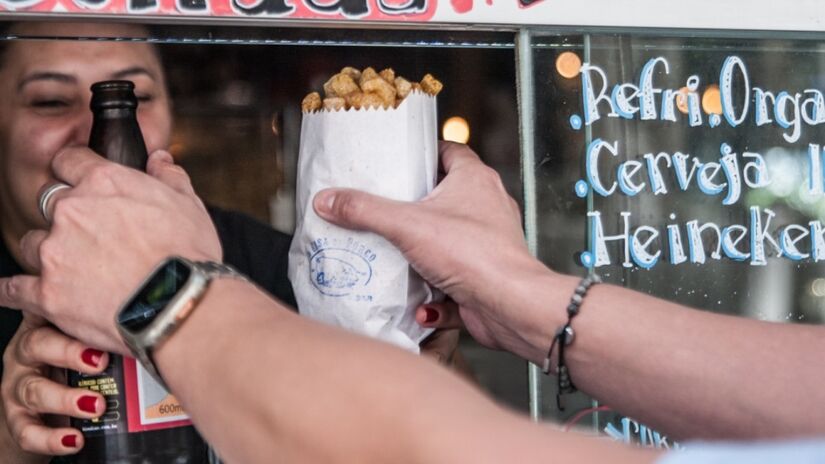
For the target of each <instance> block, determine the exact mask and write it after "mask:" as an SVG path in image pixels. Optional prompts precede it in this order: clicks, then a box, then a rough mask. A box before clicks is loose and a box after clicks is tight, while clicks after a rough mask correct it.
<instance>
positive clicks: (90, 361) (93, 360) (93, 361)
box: [80, 348, 103, 367]
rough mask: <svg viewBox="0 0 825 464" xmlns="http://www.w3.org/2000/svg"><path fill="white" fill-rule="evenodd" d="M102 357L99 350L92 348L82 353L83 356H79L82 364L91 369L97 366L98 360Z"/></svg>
mask: <svg viewBox="0 0 825 464" xmlns="http://www.w3.org/2000/svg"><path fill="white" fill-rule="evenodd" d="M102 357H103V352H102V351H100V350H95V349H93V348H89V349H87V350H85V351H83V354H81V355H80V358H81V359H83V362H84V363H86V364H87V365H89V366H92V367H97V366H99V365H100V358H102Z"/></svg>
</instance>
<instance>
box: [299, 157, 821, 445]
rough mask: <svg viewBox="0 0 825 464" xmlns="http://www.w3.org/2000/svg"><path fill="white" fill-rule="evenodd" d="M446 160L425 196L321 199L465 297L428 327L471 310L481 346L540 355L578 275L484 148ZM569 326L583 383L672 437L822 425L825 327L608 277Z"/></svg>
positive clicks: (573, 365) (342, 193) (325, 208)
mask: <svg viewBox="0 0 825 464" xmlns="http://www.w3.org/2000/svg"><path fill="white" fill-rule="evenodd" d="M442 162H443V163H444V167H445V169H446V170H447V176H446V177H445V178H444V180H443V181H442V182H441V183H440V184H439V185H438V187H436V189H435V190H433V192H432V193H431V194H430V195H429V196H427V197H426V198H425V199H424V200H422V201H421V202H418V203H401V202H396V201H391V200H387V199H384V198H379V197H375V196H373V195H369V194H366V193H363V192H357V191H353V190H337V189H336V190H327V191H323V192H321V193H319V194H318V196H316V198H315V203H314V206H315V210H316V211H317V212H318V214H319V215H320V216H322V217H323V218H325V219H327V220H328V221H330V222H333V223H335V224H338V225H341V226H344V227H349V228H352V229H359V230H369V231H372V232H376V233H379V234H381V235H383V236H385V237H386V238H387V239H388V240H390V241H391V242H392V243H394V244H395V245H396V246H398V247H399V249H401V250H402V252H404V255H405V256H406V257H407V259H408V260H409V261H410V262H411V263H412V265H413V267H415V269H416V270H417V271H418V272H419V274H421V275H422V276H423V277H424V278H425V279H426V280H428V281H429V282H431V283H433V284H434V285H436V286H437V287H439V288H441V289H442V290H444V291H445V292H446V293H447V294H448V295H450V296H451V297H452V298H453V299H454V300H455V301H456V302H457V304H458V306H459V309H458V312H454V311H453V312H446V311H442V315H441V318H440V319H439V320H437V321H435V322H431V323H424V324H423V325H426V326H428V327H451V326H457V325H458V324H456V322H463V324H464V325H465V326H466V327H467V329H468V330H469V331H470V333H471V334H472V335H473V336H474V337H475V338H476V339H477V340H478V341H479V342H481V343H482V344H485V345H486V346H488V347H491V348H498V349H506V350H508V351H511V352H513V353H515V354H517V355H519V356H521V357H523V358H525V359H528V360H530V361H532V362H534V363H538V364H541V363H542V361H543V359H544V356H545V355H546V353H547V350H548V348H549V347H550V343H551V341H552V338H553V335H554V333H555V331H556V330H557V329H558V328H559V327H560V326H562V325H563V324H564V323H565V322H566V318H567V317H566V314H565V308H566V307H567V305H568V303H569V301H570V297H571V295H572V294H573V289H574V288H575V287H576V285H577V284H578V281H579V279H578V278H576V277H571V276H563V275H560V274H557V273H554V272H552V271H550V270H549V269H547V268H546V267H545V266H544V265H543V264H541V263H540V262H538V261H536V260H535V259H534V258H533V257H531V256H530V255H529V253H528V251H527V248H526V246H525V245H524V240H523V236H522V231H521V221H520V218H519V215H518V209H517V207H516V205H515V203H514V202H513V201H512V199H511V198H510V197H509V196H508V195H507V193H506V191H505V190H504V188H503V186H502V185H501V181H500V179H499V178H498V176H497V175H496V174H495V173H494V172H493V171H492V170H490V169H489V168H487V167H485V166H484V165H483V164H482V163H481V162H480V161H479V160H478V158H477V157H476V156H475V154H473V153H472V152H471V151H470V150H469V149H467V148H466V147H463V146H459V145H444V146H442ZM472 205H484V207H483V208H474V207H471V206H472ZM420 224H427V226H426V227H421V226H419V225H420ZM466 237H473V239H472V240H466ZM444 308H446V307H444ZM459 317H460V320H459ZM418 320H419V322H423V321H424V317H423V315H422V314H419V317H418ZM573 327H574V329H575V331H576V340H575V342H574V343H573V344H572V345H571V346H570V347H569V348H568V349H567V350H566V357H567V359H566V360H567V363H568V364H569V369H570V375H571V378H572V379H573V381H574V383H575V384H576V385H577V386H578V387H579V388H580V389H582V390H583V391H585V392H587V393H589V394H591V395H593V396H594V397H596V398H597V399H599V400H600V401H602V402H605V403H607V404H609V405H610V406H612V407H614V408H616V409H618V410H620V411H622V413H624V414H628V415H630V416H632V417H634V418H635V419H638V420H641V421H642V422H644V423H646V424H648V425H650V426H653V427H656V428H659V429H660V430H662V431H663V432H666V433H668V434H669V435H671V436H674V437H680V438H699V437H707V438H709V437H715V438H720V437H721V438H725V437H727V438H736V437H739V438H745V437H747V438H755V437H782V436H799V435H809V436H810V435H814V434H822V433H825V421H823V420H822V416H823V414H825V389H823V388H822V387H821V385H822V384H823V382H825V371H822V369H817V368H815V367H814V366H819V365H821V356H822V353H823V352H825V328H823V327H814V326H802V325H792V324H772V323H764V322H758V321H753V320H748V319H745V318H735V317H730V316H721V315H716V314H712V313H707V312H702V311H696V310H691V309H688V308H685V307H683V306H680V305H677V304H674V303H670V302H667V301H664V300H659V299H655V298H652V297H649V296H646V295H643V294H640V293H637V292H633V291H630V290H626V289H622V288H618V287H614V286H609V285H599V286H596V287H594V288H593V290H592V291H591V293H590V294H588V296H587V298H586V299H585V302H584V305H583V307H582V308H581V313H580V314H579V316H577V317H576V318H575V319H574V321H573ZM779 401H781V405H780V404H778V402H779Z"/></svg>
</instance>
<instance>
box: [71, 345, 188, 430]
mask: <svg viewBox="0 0 825 464" xmlns="http://www.w3.org/2000/svg"><path fill="white" fill-rule="evenodd" d="M70 384H71V385H74V386H77V387H83V388H88V389H89V390H92V391H96V392H99V393H100V394H102V395H103V397H104V398H106V413H105V414H103V416H101V417H100V418H98V419H91V420H85V419H84V420H73V425H74V426H75V427H78V428H80V430H81V431H82V432H83V434H84V435H86V436H89V437H94V436H101V435H109V434H116V433H127V432H128V433H134V432H146V431H149V430H161V429H168V428H173V427H183V426H187V425H192V422H191V421H190V420H189V416H187V415H186V413H185V412H184V410H183V407H181V405H180V403H179V402H178V400H177V399H176V398H175V397H174V396H173V395H172V394H170V393H169V392H167V391H166V390H165V389H164V388H163V387H161V386H160V385H159V384H158V383H157V382H156V381H155V379H154V378H152V376H151V375H150V374H149V373H148V372H147V371H146V370H145V369H144V368H143V366H141V365H140V363H138V362H137V361H136V360H135V359H134V358H129V357H125V356H124V357H121V356H111V361H110V363H109V367H107V368H106V370H105V371H104V372H102V373H101V374H97V375H85V374H80V373H77V372H72V373H71V375H70Z"/></svg>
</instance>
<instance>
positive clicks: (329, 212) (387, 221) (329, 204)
mask: <svg viewBox="0 0 825 464" xmlns="http://www.w3.org/2000/svg"><path fill="white" fill-rule="evenodd" d="M312 204H313V207H314V208H315V212H316V213H317V214H318V216H321V218H323V219H324V220H326V221H328V222H331V223H332V224H335V225H337V226H341V227H344V228H346V229H352V230H365V231H368V232H374V233H376V234H378V235H381V236H383V237H384V238H386V239H387V240H389V241H390V242H393V243H394V244H396V245H398V242H399V241H400V240H402V239H403V233H404V230H405V229H407V230H409V229H411V228H412V227H410V224H411V223H410V222H409V219H410V217H409V216H410V215H412V214H413V205H412V204H410V203H405V202H401V201H396V200H390V199H387V198H384V197H380V196H378V195H372V194H370V193H366V192H362V191H359V190H353V189H337V188H336V189H325V190H321V191H320V192H318V193H317V194H316V195H315V199H314V200H313V202H312Z"/></svg>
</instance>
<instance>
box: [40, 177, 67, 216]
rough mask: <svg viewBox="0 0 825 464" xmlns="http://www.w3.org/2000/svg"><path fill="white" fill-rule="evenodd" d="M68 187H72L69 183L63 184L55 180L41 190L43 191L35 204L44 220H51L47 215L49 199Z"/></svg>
mask: <svg viewBox="0 0 825 464" xmlns="http://www.w3.org/2000/svg"><path fill="white" fill-rule="evenodd" d="M68 188H72V186H71V185H69V184H64V183H63V182H57V183H55V184H52V185H50V186H49V187H48V188H47V189H46V190H44V191H43V193H41V194H40V201H38V203H37V206H38V207H39V208H40V214H42V215H43V219H45V220H46V222H48V223H51V222H52V218H50V217H49V201H50V200H51V199H52V197H53V196H54V194H55V193H57V192H59V191H60V190H64V189H68Z"/></svg>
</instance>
